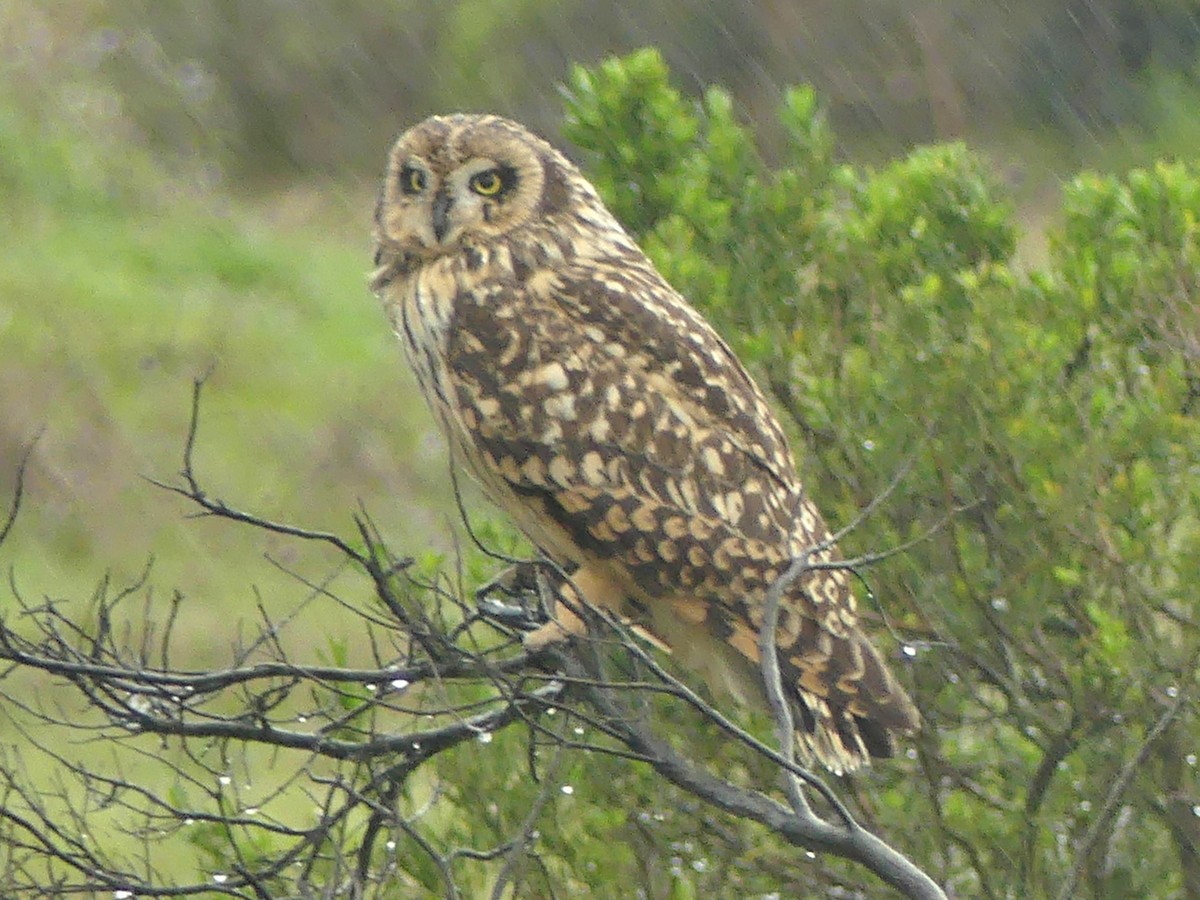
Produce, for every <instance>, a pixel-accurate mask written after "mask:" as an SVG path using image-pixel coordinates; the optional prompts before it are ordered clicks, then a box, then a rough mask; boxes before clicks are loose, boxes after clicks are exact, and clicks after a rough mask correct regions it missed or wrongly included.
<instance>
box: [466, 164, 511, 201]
mask: <svg viewBox="0 0 1200 900" xmlns="http://www.w3.org/2000/svg"><path fill="white" fill-rule="evenodd" d="M503 189H504V178H503V176H502V175H501V174H500V170H499V169H488V170H487V171H485V172H480V173H479V174H477V175H472V176H471V190H473V191H474V192H475V193H477V194H479V195H481V196H483V197H494V196H496V195H497V194H499V193H500V191H502V190H503Z"/></svg>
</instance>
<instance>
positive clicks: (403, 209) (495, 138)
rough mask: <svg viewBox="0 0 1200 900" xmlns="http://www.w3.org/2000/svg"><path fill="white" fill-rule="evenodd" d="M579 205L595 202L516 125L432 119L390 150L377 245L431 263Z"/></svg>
mask: <svg viewBox="0 0 1200 900" xmlns="http://www.w3.org/2000/svg"><path fill="white" fill-rule="evenodd" d="M581 193H584V194H590V196H588V197H583V196H577V195H579V194H581ZM580 200H584V201H585V202H586V201H590V203H589V205H590V204H591V203H598V202H599V201H598V200H597V199H596V197H595V194H594V193H593V192H592V191H591V188H590V186H589V185H587V183H586V182H585V181H584V180H583V179H582V177H581V176H580V175H579V173H578V170H577V169H575V167H574V166H573V165H572V164H571V163H570V162H569V161H568V160H567V159H566V158H565V157H564V156H563V155H562V154H561V153H559V152H558V151H557V150H555V149H554V148H553V147H551V146H550V145H549V144H547V143H546V142H545V141H543V140H542V139H541V138H539V137H536V136H535V135H534V134H532V133H531V132H529V131H528V130H527V129H525V128H524V127H522V126H521V125H518V124H517V123H516V122H512V121H509V120H508V119H502V118H500V117H498V116H473V115H452V116H434V117H432V118H429V119H426V120H425V121H424V122H421V123H420V124H419V125H415V126H413V127H412V128H410V129H409V130H408V131H406V132H405V133H404V134H402V135H401V136H400V138H399V140H397V141H396V143H395V145H394V146H393V147H392V150H391V153H390V154H389V156H388V164H387V171H386V173H385V175H384V181H383V186H382V188H381V190H380V194H379V202H378V204H377V206H376V210H375V223H376V239H377V242H378V244H379V245H380V247H381V248H386V249H387V250H390V251H391V252H392V253H399V254H402V255H405V256H409V257H410V258H412V257H415V258H418V259H421V258H423V259H429V258H432V257H437V256H442V255H447V254H453V253H458V252H460V251H462V250H463V249H466V248H470V247H473V246H480V245H486V244H488V243H489V242H492V241H496V240H498V239H500V238H503V237H504V236H506V235H508V234H509V233H510V232H512V231H513V230H514V229H517V228H520V227H521V226H524V225H527V224H529V223H531V222H543V221H546V220H547V219H553V218H554V217H556V216H558V215H560V214H562V213H563V212H564V211H566V210H568V209H574V208H577V207H578V203H579V201H580Z"/></svg>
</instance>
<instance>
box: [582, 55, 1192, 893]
mask: <svg viewBox="0 0 1200 900" xmlns="http://www.w3.org/2000/svg"><path fill="white" fill-rule="evenodd" d="M781 121H782V125H783V127H784V128H785V130H786V133H787V135H788V139H789V143H788V153H787V156H786V157H785V158H784V159H782V160H781V161H780V162H779V163H778V164H777V165H770V166H769V165H767V164H765V163H764V162H763V160H762V159H761V157H760V156H759V154H758V153H757V152H756V150H755V147H754V143H753V140H752V138H751V132H750V130H749V128H748V127H747V126H746V125H745V124H743V123H740V122H738V121H737V119H736V117H735V116H734V115H733V112H732V103H731V101H730V98H729V95H728V94H726V93H724V92H723V91H721V90H720V89H712V90H710V91H709V92H708V93H707V94H706V95H705V96H704V98H703V100H702V102H700V103H698V104H697V103H693V102H691V101H689V100H687V99H685V98H683V97H682V96H681V95H680V94H679V93H678V92H677V91H676V90H675V89H673V88H672V87H671V85H670V83H669V80H668V75H667V72H666V70H665V67H664V66H663V64H662V62H661V60H660V58H659V57H658V55H657V54H656V53H654V52H652V51H644V52H640V53H637V54H634V55H632V56H630V57H627V58H624V59H620V60H611V61H609V62H606V63H604V64H602V65H601V66H600V67H598V68H596V69H591V70H589V69H583V68H577V69H576V70H575V71H574V73H573V75H572V77H571V81H570V86H569V90H568V93H567V125H566V128H565V132H566V134H567V135H568V136H569V137H570V138H571V139H572V140H573V141H574V142H575V143H576V144H577V145H578V146H579V147H580V148H581V149H582V150H583V152H584V154H585V167H586V169H587V170H588V171H589V173H590V174H591V175H592V177H593V178H594V179H595V180H596V182H597V184H598V186H599V188H600V190H601V192H602V194H603V195H604V196H605V198H606V199H607V200H608V202H609V203H610V204H611V205H612V207H613V209H614V211H615V212H616V213H617V215H618V217H619V218H621V220H622V221H623V222H625V223H626V224H627V225H628V226H629V227H630V228H631V229H632V230H633V231H634V232H635V233H636V234H637V236H638V238H639V239H640V240H641V241H642V243H643V245H644V246H645V247H646V248H647V249H648V251H649V252H650V254H651V255H652V256H653V257H654V259H655V261H656V263H657V264H658V265H659V266H660V267H661V269H662V271H663V272H664V273H665V274H666V275H667V277H668V278H669V279H670V280H671V281H672V282H673V283H674V284H675V285H676V286H677V287H678V288H679V289H680V290H681V291H682V292H683V293H684V294H686V295H687V296H688V297H689V298H690V299H691V300H692V302H693V303H694V304H695V305H696V306H697V307H699V308H700V309H701V310H702V311H703V312H704V313H705V314H706V315H707V316H709V317H710V318H711V319H712V320H713V321H714V322H715V323H716V324H717V326H718V328H719V329H720V330H721V331H722V332H724V334H725V335H726V336H727V337H728V338H729V339H730V340H731V341H732V342H733V343H734V344H735V345H736V347H737V349H738V351H739V352H740V353H741V355H742V356H743V358H744V359H745V360H746V361H747V362H748V363H749V364H750V365H751V366H752V367H753V368H755V369H756V370H757V371H758V372H759V373H760V376H761V378H762V380H764V381H765V382H766V383H767V384H769V385H770V387H771V388H772V390H773V392H774V393H775V395H776V399H777V400H778V402H779V406H780V408H781V409H783V410H785V411H786V413H787V414H788V418H789V421H790V424H791V426H792V427H793V430H794V434H795V437H796V439H797V443H798V445H799V446H800V447H801V448H803V451H804V452H803V454H802V455H803V464H802V474H803V475H804V477H805V479H806V482H807V485H808V487H809V490H810V491H811V492H812V494H813V496H814V497H815V498H817V501H818V503H819V504H820V505H821V506H822V507H823V508H824V509H825V511H826V513H827V516H828V517H829V518H830V519H831V520H832V521H833V522H835V523H840V524H846V523H849V522H852V521H853V520H854V519H855V518H856V516H857V515H858V514H859V512H860V511H861V510H863V509H864V508H865V507H866V506H867V504H868V503H870V501H871V500H872V499H873V498H875V497H878V496H879V495H880V494H881V493H882V492H883V491H884V490H885V489H886V488H887V486H888V484H889V482H891V481H892V479H893V478H895V477H897V476H898V475H899V474H901V473H902V474H903V477H902V478H901V479H900V481H899V484H898V486H897V487H896V489H895V490H894V492H893V493H892V494H891V496H890V497H889V499H888V500H887V502H886V503H884V504H883V505H882V506H881V507H880V508H879V509H877V510H875V511H873V512H872V513H871V514H870V515H869V516H868V517H867V518H866V520H865V521H864V522H863V523H862V524H861V526H860V527H858V528H856V529H855V530H854V532H853V533H852V534H851V535H850V536H849V537H848V538H847V539H846V540H845V541H844V544H845V545H846V546H847V548H848V550H849V552H850V554H851V555H853V554H854V553H855V552H879V551H884V550H887V549H888V548H900V547H903V548H904V551H903V552H902V553H900V554H898V555H896V556H894V557H891V558H889V559H888V560H886V561H885V562H883V563H882V564H880V565H879V566H877V567H872V568H869V569H866V570H864V571H863V572H862V574H863V576H864V579H865V582H866V584H867V585H868V586H869V587H870V589H871V591H872V593H873V596H874V598H875V603H876V604H877V607H878V610H879V614H880V616H881V617H883V618H886V620H887V621H888V622H889V623H890V628H891V629H892V630H893V631H894V632H897V633H899V635H901V636H902V638H901V640H902V643H901V644H900V645H896V643H895V642H892V644H893V645H892V650H893V652H895V653H897V654H898V655H899V654H901V653H902V650H901V647H907V648H908V652H909V653H913V652H914V651H915V653H916V658H915V659H914V660H913V663H912V666H911V669H910V676H911V679H912V681H913V683H914V684H915V685H916V691H917V697H918V705H919V706H920V707H921V709H922V711H923V713H924V716H925V720H926V725H925V729H924V731H923V732H922V734H921V736H920V737H919V739H918V740H917V742H916V745H915V748H914V750H915V754H913V756H914V757H915V760H914V761H913V762H911V763H901V764H897V765H894V766H883V767H881V768H880V770H879V773H878V774H877V775H875V776H873V777H872V784H871V786H870V787H869V788H866V790H869V791H870V792H872V793H874V794H875V800H874V803H875V808H876V810H877V812H878V816H879V819H878V822H879V825H880V826H881V829H882V831H883V833H885V834H891V835H897V836H899V835H903V836H904V840H903V843H904V846H905V849H906V850H907V851H908V852H910V853H912V854H914V856H915V857H916V858H917V859H918V860H920V861H922V862H923V863H925V864H926V865H928V866H930V867H931V869H932V870H934V871H936V872H938V873H940V875H941V878H942V879H943V880H944V882H945V883H947V884H951V885H958V886H959V889H960V890H961V891H962V892H963V893H964V894H965V895H969V896H979V895H986V896H997V897H1004V896H1020V897H1032V896H1053V895H1054V894H1055V893H1056V891H1057V889H1058V886H1060V885H1063V884H1065V883H1067V882H1068V880H1069V879H1070V878H1072V877H1077V878H1080V879H1081V880H1082V883H1083V885H1085V886H1081V887H1080V888H1079V890H1080V894H1079V895H1080V896H1082V895H1088V896H1097V897H1118V896H1136V895H1139V894H1141V895H1145V896H1171V895H1172V893H1173V892H1179V891H1180V890H1182V889H1183V886H1184V884H1185V883H1186V885H1187V890H1188V894H1187V895H1188V896H1196V895H1197V894H1196V893H1195V892H1196V891H1197V890H1200V881H1197V876H1198V875H1200V872H1198V870H1197V867H1196V853H1197V850H1198V849H1200V843H1198V841H1200V827H1198V825H1200V818H1197V816H1196V815H1194V813H1195V811H1196V810H1198V809H1200V807H1197V806H1195V803H1196V800H1197V799H1200V796H1198V794H1197V788H1198V785H1197V781H1196V777H1195V765H1196V753H1197V752H1200V745H1198V744H1197V741H1196V737H1195V735H1196V731H1195V718H1194V712H1193V705H1192V704H1191V703H1190V702H1185V703H1182V704H1180V703H1179V700H1180V698H1182V697H1185V696H1190V693H1191V692H1192V691H1193V690H1194V687H1195V675H1194V673H1195V661H1196V654H1197V651H1198V650H1200V641H1198V635H1197V631H1196V628H1197V623H1198V621H1200V618H1198V612H1197V605H1196V602H1195V588H1194V585H1195V584H1196V583H1197V580H1198V577H1200V478H1198V476H1200V469H1197V461H1198V460H1200V421H1198V420H1197V412H1198V411H1200V405H1198V404H1200V283H1198V277H1197V273H1200V247H1198V244H1197V240H1198V238H1200V225H1198V222H1200V170H1198V169H1197V168H1196V167H1195V166H1190V165H1185V164H1182V163H1172V164H1167V163H1160V164H1158V165H1156V166H1154V167H1152V168H1148V169H1139V170H1135V171H1132V172H1129V173H1128V174H1127V175H1125V176H1123V177H1112V176H1110V177H1100V176H1096V175H1089V174H1085V175H1081V176H1079V177H1077V178H1076V179H1074V180H1073V181H1071V182H1070V183H1069V184H1067V185H1066V186H1065V188H1064V212H1063V218H1062V224H1061V227H1060V229H1059V230H1058V232H1057V233H1056V234H1055V235H1054V237H1053V240H1052V244H1051V251H1050V255H1049V259H1048V261H1047V262H1046V264H1045V265H1044V266H1042V267H1039V268H1036V269H1031V268H1029V267H1025V266H1022V265H1021V264H1020V262H1019V261H1017V260H1016V259H1015V258H1014V251H1015V246H1016V240H1015V237H1016V235H1015V228H1014V225H1013V214H1012V209H1011V207H1010V205H1009V204H1008V203H1007V202H1006V200H1005V199H1004V196H1003V194H1002V192H1001V191H999V190H998V188H997V186H996V183H995V180H994V179H993V178H992V176H991V174H990V170H989V166H988V163H987V161H986V160H985V159H982V158H981V157H980V156H978V155H977V154H975V153H973V152H971V151H970V150H969V149H967V148H966V147H964V146H961V145H957V144H951V145H940V146H931V147H924V148H920V149H917V150H915V151H914V152H913V153H911V154H910V155H909V156H907V157H906V158H904V159H901V160H898V161H896V162H893V163H891V164H889V165H886V166H883V167H881V168H879V169H862V168H858V167H854V166H849V165H840V164H838V163H837V162H836V161H835V158H834V154H833V152H832V147H833V143H834V142H833V137H832V135H831V134H830V133H829V130H828V128H827V127H826V125H825V123H824V120H823V118H822V116H821V113H820V110H819V108H818V106H817V104H816V102H815V100H814V97H813V95H812V93H811V92H810V91H808V90H806V89H803V88H797V89H794V90H792V91H790V92H789V93H788V94H787V97H786V102H785V105H784V107H783V109H782V110H781ZM869 605H870V604H868V606H869ZM882 639H883V640H884V641H885V642H886V641H887V640H888V638H887V637H886V636H884V637H883V638H882ZM1151 735H1153V737H1154V739H1153V740H1149V737H1150V736H1151ZM1127 767H1131V768H1130V771H1128V772H1126V769H1127ZM1073 873H1074V874H1073ZM1089 892H1090V893H1089Z"/></svg>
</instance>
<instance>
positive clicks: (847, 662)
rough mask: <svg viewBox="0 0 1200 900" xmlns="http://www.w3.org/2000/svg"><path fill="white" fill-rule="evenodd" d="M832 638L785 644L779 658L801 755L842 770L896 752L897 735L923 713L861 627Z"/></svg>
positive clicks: (917, 721)
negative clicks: (793, 646) (794, 646)
mask: <svg viewBox="0 0 1200 900" xmlns="http://www.w3.org/2000/svg"><path fill="white" fill-rule="evenodd" d="M829 638H830V639H829V640H828V641H819V642H818V643H817V646H812V647H808V648H806V649H804V650H799V652H793V653H790V654H789V653H788V652H786V651H783V650H781V652H780V654H779V664H780V674H781V677H782V681H783V685H784V692H785V694H787V695H788V699H789V700H790V701H791V705H792V715H793V718H794V722H795V728H796V749H797V751H798V754H799V756H800V758H801V760H803V761H804V762H805V763H807V764H811V763H812V762H813V761H814V760H815V761H816V762H819V763H821V765H823V766H825V767H826V768H827V769H829V770H830V771H832V772H834V773H835V774H838V775H841V774H845V773H847V772H853V771H854V770H855V769H858V768H860V767H862V766H865V765H869V764H870V761H871V758H872V757H889V756H893V755H894V754H895V752H896V745H895V735H896V734H911V733H913V732H915V731H916V730H917V729H918V728H919V727H920V725H921V718H920V715H919V714H918V713H917V708H916V706H914V705H913V702H912V700H910V699H909V697H908V694H907V693H906V692H905V691H904V688H903V687H901V686H900V684H899V683H898V682H897V681H896V679H895V677H894V676H893V675H892V673H891V671H890V670H889V669H888V667H887V664H886V663H885V662H884V660H883V658H882V657H881V656H880V655H879V651H878V650H876V649H875V648H874V647H873V646H872V645H871V643H870V642H869V641H868V640H867V638H866V636H865V635H863V634H862V633H861V632H860V631H858V629H857V628H853V629H851V630H850V631H849V632H848V633H847V634H845V635H844V636H833V635H829ZM822 645H824V646H822Z"/></svg>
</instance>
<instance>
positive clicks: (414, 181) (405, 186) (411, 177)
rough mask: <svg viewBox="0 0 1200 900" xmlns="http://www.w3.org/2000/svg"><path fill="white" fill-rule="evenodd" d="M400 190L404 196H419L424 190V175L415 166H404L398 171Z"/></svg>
mask: <svg viewBox="0 0 1200 900" xmlns="http://www.w3.org/2000/svg"><path fill="white" fill-rule="evenodd" d="M400 190H402V191H404V193H406V194H419V193H421V191H423V190H425V173H424V172H423V171H421V170H420V169H418V168H417V167H416V166H405V167H404V168H403V169H401V170H400Z"/></svg>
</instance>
